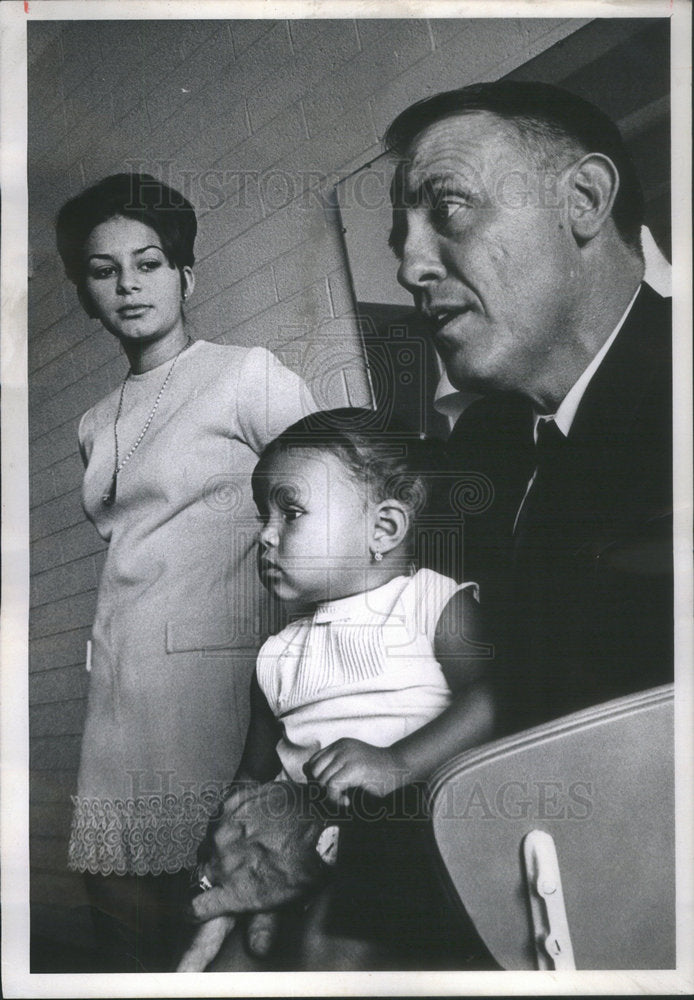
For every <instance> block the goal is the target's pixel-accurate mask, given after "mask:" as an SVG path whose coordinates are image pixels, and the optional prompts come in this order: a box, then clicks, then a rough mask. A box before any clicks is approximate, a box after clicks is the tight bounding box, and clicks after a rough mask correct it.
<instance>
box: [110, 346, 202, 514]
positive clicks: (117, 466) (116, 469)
mask: <svg viewBox="0 0 694 1000" xmlns="http://www.w3.org/2000/svg"><path fill="white" fill-rule="evenodd" d="M191 344H192V340H191V338H190V337H188V339H187V340H186V342H185V344H184V345H183V347H182V348H181V350H180V351H179V352H178V354H177V355H176V357H175V358H174V359H173V361H172V362H171V367H170V368H169V370H168V372H167V373H166V378H165V379H164V381H163V382H162V386H161V389H160V390H159V392H158V393H157V398H156V399H155V400H154V406H153V407H152V409H151V410H150V411H149V416H148V417H147V419H146V420H145V422H144V424H143V426H142V430H141V431H140V433H139V434H138V436H137V439H136V441H135V444H134V445H133V446H132V448H131V449H130V451H129V452H128V454H127V455H126V456H125V458H124V459H123V461H122V462H119V460H118V420H119V418H120V415H121V410H122V409H123V394H124V393H125V385H126V382H127V381H128V379H129V378H130V376H131V375H132V368H130V369H129V370H128V373H127V375H126V376H125V378H124V379H123V382H122V384H121V387H120V396H119V397H118V409H117V410H116V419H115V420H114V422H113V439H114V443H115V452H116V457H115V462H114V464H113V476H112V477H111V485H110V486H109V488H108V490H107V491H106V493H104V495H103V496H102V498H101V502H102V503H103V505H104V507H111V506H113V504H114V503H115V500H116V487H117V484H118V476H119V474H120V473H121V472H122V471H123V468H124V466H126V465H127V464H128V462H129V461H130V459H131V458H132V457H133V455H134V454H135V452H136V451H137V449H138V448H139V447H140V444H141V443H142V439H143V437H144V436H145V434H146V433H147V431H148V430H149V425H150V424H151V423H152V421H153V420H154V414H155V413H156V412H157V407H158V406H159V403H160V401H161V397H162V396H163V395H164V390H165V389H166V387H167V385H168V384H169V379H170V378H171V376H172V375H173V370H174V368H175V367H176V362H177V361H178V359H179V358H180V356H181V355H182V354H183V352H184V351H185V349H186V348H187V347H190V345H191Z"/></svg>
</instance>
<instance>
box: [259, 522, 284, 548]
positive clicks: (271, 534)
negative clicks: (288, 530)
mask: <svg viewBox="0 0 694 1000" xmlns="http://www.w3.org/2000/svg"><path fill="white" fill-rule="evenodd" d="M258 540H259V541H260V544H261V545H262V546H264V547H265V548H266V549H270V548H275V549H276V548H277V546H278V545H279V543H280V534H279V531H278V530H277V525H276V524H274V523H273V522H272V521H268V522H267V523H266V524H264V525H263V526H262V528H261V529H260V531H259V532H258Z"/></svg>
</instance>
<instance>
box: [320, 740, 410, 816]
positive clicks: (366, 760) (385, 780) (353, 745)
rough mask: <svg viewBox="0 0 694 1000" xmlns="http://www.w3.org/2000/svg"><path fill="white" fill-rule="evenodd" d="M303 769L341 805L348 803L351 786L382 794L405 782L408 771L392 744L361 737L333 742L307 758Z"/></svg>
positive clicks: (386, 793)
mask: <svg viewBox="0 0 694 1000" xmlns="http://www.w3.org/2000/svg"><path fill="white" fill-rule="evenodd" d="M304 770H305V771H306V772H307V773H308V775H309V776H310V777H313V778H315V780H316V781H318V782H319V784H320V785H322V787H323V788H325V790H326V792H327V793H328V797H329V798H330V799H332V801H333V802H336V803H337V804H338V805H344V806H346V805H349V796H348V795H347V794H346V793H347V791H348V789H350V788H363V789H364V790H365V791H367V792H371V794H372V795H378V796H380V797H382V796H384V795H388V794H389V793H390V792H392V791H394V790H395V789H396V788H399V787H400V786H401V785H403V784H405V781H406V774H405V769H404V767H403V765H402V761H401V760H400V759H399V757H398V755H397V753H396V752H395V750H394V749H393V748H392V747H374V746H371V744H370V743H362V741H361V740H350V739H343V740H337V741H336V742H335V743H331V744H330V746H328V747H325V748H324V749H323V750H319V751H318V753H315V754H314V755H313V757H311V759H310V760H309V761H307V763H306V766H305V768H304Z"/></svg>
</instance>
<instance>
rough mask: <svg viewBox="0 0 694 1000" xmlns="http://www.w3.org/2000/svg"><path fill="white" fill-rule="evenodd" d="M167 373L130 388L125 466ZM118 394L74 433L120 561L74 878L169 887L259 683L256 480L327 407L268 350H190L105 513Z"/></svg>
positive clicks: (121, 432)
mask: <svg viewBox="0 0 694 1000" xmlns="http://www.w3.org/2000/svg"><path fill="white" fill-rule="evenodd" d="M170 365H171V362H170V361H167V362H166V363H165V364H163V365H160V366H158V367H157V368H154V369H152V370H151V371H148V372H145V373H144V374H141V375H131V376H130V378H129V379H128V382H127V384H126V386H125V392H124V400H123V408H122V412H121V416H120V419H119V421H118V440H119V452H120V457H121V460H122V458H123V456H124V455H125V454H127V451H128V450H129V448H130V447H131V446H132V444H133V443H134V441H135V440H136V439H137V436H138V434H139V433H140V431H141V429H142V427H143V424H144V423H145V421H146V419H147V416H148V414H149V412H150V411H151V408H152V405H153V402H154V400H155V399H156V396H157V393H158V392H159V389H160V388H161V385H162V383H163V381H164V378H165V377H166V374H167V372H168V370H169V368H170ZM119 391H120V390H119V389H118V390H116V391H115V392H113V393H111V394H110V395H109V396H107V397H106V398H105V399H103V400H101V402H99V403H97V404H96V406H94V407H93V408H92V409H91V410H89V411H88V412H87V413H86V414H85V415H84V417H83V418H82V421H81V423H80V427H79V441H80V449H81V452H82V456H83V458H84V461H85V465H86V472H85V477H84V487H83V503H84V508H85V511H86V513H87V516H88V517H89V519H90V520H91V521H92V522H93V523H94V525H95V527H96V529H97V531H98V532H99V534H100V535H101V537H102V538H104V539H105V540H106V541H107V542H108V543H109V547H108V553H107V557H106V563H105V566H104V569H103V573H102V577H101V582H100V584H99V592H98V601H97V611H96V618H95V621H94V627H93V631H92V651H91V675H90V684H89V698H88V707H87V717H86V724H85V729H84V736H83V741H82V753H81V763H80V770H79V778H78V790H77V796H75V797H74V799H73V802H74V814H73V823H72V831H71V838H70V846H69V866H70V867H71V868H73V869H75V870H78V871H89V872H91V873H93V874H97V873H100V874H103V875H107V874H110V873H117V874H146V873H153V874H159V873H161V872H175V871H178V870H180V869H181V868H185V867H189V866H192V865H193V864H195V853H196V847H197V844H198V842H199V841H200V839H201V838H202V836H203V835H204V832H205V829H206V826H207V820H208V817H209V814H210V812H211V811H212V810H213V809H214V808H215V806H216V805H217V803H218V801H219V798H220V793H221V790H222V788H223V785H224V783H225V782H228V781H229V780H230V779H231V778H232V777H233V775H234V772H235V770H236V768H237V765H238V762H239V758H240V755H241V751H242V749H243V742H244V737H245V732H246V728H247V723H248V686H249V681H250V675H251V672H252V669H253V664H254V662H255V656H256V653H257V649H258V646H259V645H260V643H261V642H262V640H263V638H264V637H265V635H266V634H267V631H268V629H267V628H266V627H265V619H266V615H264V612H263V609H264V608H265V607H266V605H265V603H264V600H263V590H262V587H261V586H260V584H259V583H258V579H257V570H256V558H255V544H254V543H255V536H256V533H257V523H256V511H255V507H254V504H253V500H252V496H251V487H250V476H251V472H252V470H253V467H254V465H255V463H256V461H257V454H258V452H260V451H261V449H262V448H263V447H264V446H265V444H267V442H268V441H270V440H271V439H272V438H273V437H275V436H276V435H277V434H278V433H279V432H280V431H282V430H283V429H284V428H285V427H287V426H288V425H289V424H291V423H293V422H294V421H295V420H298V419H299V418H300V417H301V416H303V415H304V414H305V413H307V412H310V411H312V410H314V409H315V404H314V403H313V401H312V399H311V397H310V394H309V393H308V391H307V389H306V386H305V385H304V383H303V382H302V381H301V379H300V378H299V377H298V376H297V375H295V374H294V373H292V372H291V371H289V370H288V369H287V368H285V367H284V366H283V365H281V364H280V362H279V361H278V360H277V359H276V358H275V357H274V356H273V355H272V354H270V353H269V352H268V351H266V350H265V349H264V348H253V349H247V348H240V347H230V346H219V345H216V344H211V343H208V342H206V341H196V342H195V343H193V344H192V345H191V346H190V347H189V348H188V349H187V350H185V351H184V352H183V353H182V354H181V355H180V357H179V359H178V362H177V364H176V367H175V369H174V371H173V374H172V376H171V379H170V381H169V383H168V385H167V387H166V389H165V391H164V393H163V395H162V397H161V401H160V403H159V407H158V408H157V411H156V414H155V416H154V419H153V420H152V423H151V426H150V427H149V429H148V431H147V433H146V435H145V437H144V439H143V441H142V443H141V444H140V446H139V448H138V449H137V450H136V451H135V453H134V454H133V456H132V458H131V459H130V461H129V462H128V463H127V465H126V466H125V467H124V469H123V471H122V472H121V473H120V474H119V476H118V487H117V496H116V501H115V503H114V504H113V506H111V507H108V506H105V505H104V504H103V502H102V496H103V494H104V493H105V492H106V491H107V489H108V486H109V483H110V481H111V476H112V473H113V465H114V434H113V427H114V420H115V416H116V409H117V405H118V396H119Z"/></svg>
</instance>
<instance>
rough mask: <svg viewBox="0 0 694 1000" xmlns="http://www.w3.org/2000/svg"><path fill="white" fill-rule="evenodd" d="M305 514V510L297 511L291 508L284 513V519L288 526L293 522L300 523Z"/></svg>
mask: <svg viewBox="0 0 694 1000" xmlns="http://www.w3.org/2000/svg"><path fill="white" fill-rule="evenodd" d="M303 513H304V512H303V510H297V509H296V508H295V507H291V508H290V509H289V510H283V511H282V517H283V518H284V520H285V521H286V522H287V523H288V524H291V523H292V521H298V519H299V518H300V517H301V515H302V514H303Z"/></svg>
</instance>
